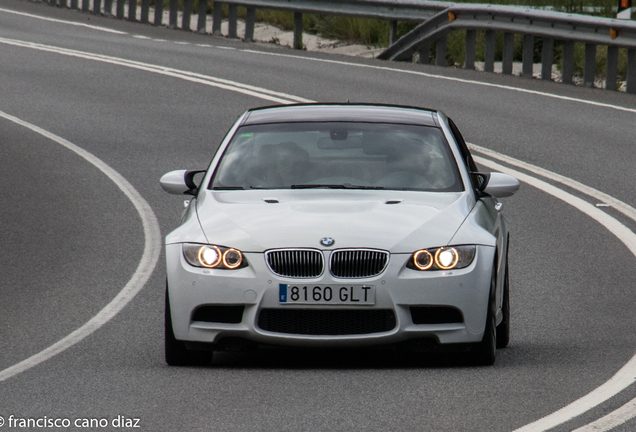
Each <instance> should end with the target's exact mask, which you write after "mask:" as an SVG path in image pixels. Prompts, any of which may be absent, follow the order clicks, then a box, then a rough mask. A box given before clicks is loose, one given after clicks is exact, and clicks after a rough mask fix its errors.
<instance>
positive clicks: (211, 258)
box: [183, 243, 247, 270]
mask: <svg viewBox="0 0 636 432" xmlns="http://www.w3.org/2000/svg"><path fill="white" fill-rule="evenodd" d="M183 256H184V258H185V259H186V261H187V262H188V263H189V264H190V265H193V266H195V267H205V268H217V269H225V270H228V269H229V270H231V269H235V268H242V267H247V261H245V260H244V259H243V254H242V253H241V251H239V250H238V249H234V248H226V247H222V246H215V245H202V244H192V243H184V244H183Z"/></svg>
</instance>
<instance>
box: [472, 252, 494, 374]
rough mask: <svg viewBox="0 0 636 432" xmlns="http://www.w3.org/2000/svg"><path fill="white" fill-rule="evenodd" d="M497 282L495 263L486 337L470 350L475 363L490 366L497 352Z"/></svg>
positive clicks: (491, 282) (485, 331)
mask: <svg viewBox="0 0 636 432" xmlns="http://www.w3.org/2000/svg"><path fill="white" fill-rule="evenodd" d="M495 262H496V261H495ZM496 283H497V266H496V264H493V270H492V277H491V280H490V296H489V299H488V313H487V314H486V329H485V330H484V337H483V339H482V340H481V342H479V343H476V344H475V345H473V348H472V349H471V350H470V354H471V359H472V361H473V363H474V364H476V365H479V366H490V365H493V364H495V356H496V353H497V321H496V320H497V316H496V314H497V307H496V304H495V292H496V291H495V289H496V285H495V284H496Z"/></svg>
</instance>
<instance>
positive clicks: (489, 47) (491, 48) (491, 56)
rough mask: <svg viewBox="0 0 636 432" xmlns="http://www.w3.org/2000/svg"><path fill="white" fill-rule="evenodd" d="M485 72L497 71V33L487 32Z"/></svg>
mask: <svg viewBox="0 0 636 432" xmlns="http://www.w3.org/2000/svg"><path fill="white" fill-rule="evenodd" d="M484 71H486V72H494V71H495V32H494V30H486V37H485V41H484Z"/></svg>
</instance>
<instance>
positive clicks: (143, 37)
mask: <svg viewBox="0 0 636 432" xmlns="http://www.w3.org/2000/svg"><path fill="white" fill-rule="evenodd" d="M133 37H134V38H135V39H148V40H152V38H149V37H148V36H144V35H133Z"/></svg>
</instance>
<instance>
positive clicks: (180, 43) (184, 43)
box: [173, 41, 192, 45]
mask: <svg viewBox="0 0 636 432" xmlns="http://www.w3.org/2000/svg"><path fill="white" fill-rule="evenodd" d="M173 43H175V44H177V45H192V44H191V43H190V42H180V41H173Z"/></svg>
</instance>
